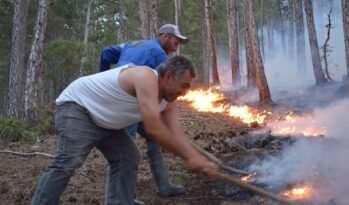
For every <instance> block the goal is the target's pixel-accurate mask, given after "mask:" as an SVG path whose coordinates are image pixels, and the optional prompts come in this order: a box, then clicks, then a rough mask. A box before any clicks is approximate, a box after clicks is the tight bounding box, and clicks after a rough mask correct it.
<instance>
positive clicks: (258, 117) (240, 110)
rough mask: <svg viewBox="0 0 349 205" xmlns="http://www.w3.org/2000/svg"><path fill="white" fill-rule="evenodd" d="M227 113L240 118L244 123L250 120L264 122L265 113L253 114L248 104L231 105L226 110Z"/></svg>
mask: <svg viewBox="0 0 349 205" xmlns="http://www.w3.org/2000/svg"><path fill="white" fill-rule="evenodd" d="M228 112H229V115H230V116H233V117H236V118H240V119H241V120H242V122H244V123H247V124H248V123H252V122H258V123H259V124H262V123H263V122H264V119H265V117H266V115H263V114H259V113H257V114H253V113H252V112H251V110H250V108H249V107H248V106H246V105H245V106H242V107H237V106H231V107H230V108H229V110H228Z"/></svg>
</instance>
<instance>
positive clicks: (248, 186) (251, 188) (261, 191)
mask: <svg viewBox="0 0 349 205" xmlns="http://www.w3.org/2000/svg"><path fill="white" fill-rule="evenodd" d="M214 175H215V177H216V178H217V179H221V180H223V181H225V182H228V183H229V184H232V185H235V186H239V187H241V188H243V189H245V190H247V191H250V192H253V193H255V194H258V195H260V196H264V197H267V198H269V199H272V200H274V201H277V202H279V203H280V204H284V205H296V203H295V202H293V201H290V200H288V199H285V198H283V197H281V196H279V195H276V194H274V193H271V192H268V191H265V190H264V189H261V188H259V187H256V186H253V185H251V184H248V183H246V182H243V181H241V180H239V179H236V178H235V177H232V176H230V175H228V174H224V173H221V172H218V173H216V174H214Z"/></svg>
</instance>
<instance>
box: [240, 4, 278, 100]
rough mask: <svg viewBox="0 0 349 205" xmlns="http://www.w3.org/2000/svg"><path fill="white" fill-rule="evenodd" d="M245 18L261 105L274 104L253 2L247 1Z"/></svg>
mask: <svg viewBox="0 0 349 205" xmlns="http://www.w3.org/2000/svg"><path fill="white" fill-rule="evenodd" d="M244 6H245V18H246V33H247V34H248V35H247V36H248V37H247V38H248V39H247V40H248V42H251V43H250V46H251V47H252V48H251V50H252V59H253V67H254V69H255V73H256V81H257V86H258V91H259V101H260V103H262V104H264V103H266V104H269V103H272V100H271V95H270V91H269V86H268V83H267V78H266V76H265V73H264V66H263V61H262V57H261V53H260V50H259V46H258V36H257V31H256V26H255V24H256V22H255V17H254V10H253V5H252V0H245V1H244Z"/></svg>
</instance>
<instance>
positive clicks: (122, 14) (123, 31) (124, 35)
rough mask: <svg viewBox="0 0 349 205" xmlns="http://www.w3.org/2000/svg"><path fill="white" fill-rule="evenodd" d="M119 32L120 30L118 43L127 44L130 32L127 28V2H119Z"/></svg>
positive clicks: (120, 0)
mask: <svg viewBox="0 0 349 205" xmlns="http://www.w3.org/2000/svg"><path fill="white" fill-rule="evenodd" d="M119 4H120V11H119V19H118V20H119V23H120V24H119V30H118V42H125V41H127V40H128V32H127V27H126V6H125V0H119Z"/></svg>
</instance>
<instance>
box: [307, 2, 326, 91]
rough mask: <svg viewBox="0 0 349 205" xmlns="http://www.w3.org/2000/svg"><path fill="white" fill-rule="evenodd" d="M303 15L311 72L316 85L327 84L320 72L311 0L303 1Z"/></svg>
mask: <svg viewBox="0 0 349 205" xmlns="http://www.w3.org/2000/svg"><path fill="white" fill-rule="evenodd" d="M304 7H305V14H306V19H307V25H308V36H309V42H310V53H311V59H312V62H313V71H314V75H315V81H316V85H322V84H324V83H326V82H327V80H326V77H325V74H324V71H323V70H322V65H321V59H320V50H319V44H318V42H317V37H316V30H315V25H314V17H313V5H312V2H311V0H304Z"/></svg>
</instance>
